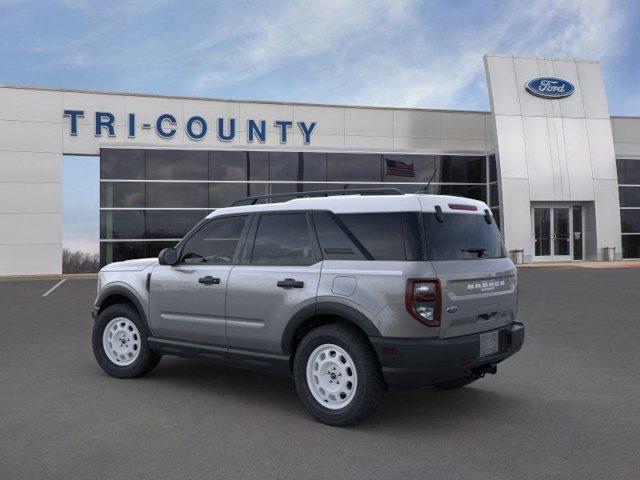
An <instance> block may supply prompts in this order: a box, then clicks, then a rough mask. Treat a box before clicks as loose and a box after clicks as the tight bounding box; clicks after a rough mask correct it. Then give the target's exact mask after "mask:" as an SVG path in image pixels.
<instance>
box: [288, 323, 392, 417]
mask: <svg viewBox="0 0 640 480" xmlns="http://www.w3.org/2000/svg"><path fill="white" fill-rule="evenodd" d="M293 374H294V380H295V384H296V390H297V391H298V395H299V396H300V398H301V400H302V403H303V404H304V406H305V407H306V408H307V410H308V411H309V412H310V413H311V415H313V416H314V417H315V418H317V419H318V420H320V421H321V422H323V423H326V424H328V425H334V426H347V425H351V424H354V423H357V422H359V421H361V420H364V419H365V418H367V417H368V416H369V415H371V414H372V413H373V412H374V411H375V410H376V409H377V408H378V407H379V406H380V404H381V403H382V401H383V400H384V397H385V395H386V391H387V385H386V384H385V382H384V379H383V378H382V373H381V371H380V365H379V364H378V360H377V357H376V354H375V352H374V351H373V348H372V347H371V345H370V344H369V342H368V340H367V338H366V337H365V336H364V334H363V333H362V332H360V331H359V330H358V329H356V328H355V327H351V326H348V325H339V324H333V325H324V326H321V327H318V328H316V329H314V330H312V331H310V332H309V333H308V334H307V335H306V336H305V337H304V338H303V339H302V341H301V342H300V345H299V346H298V349H297V350H296V355H295V358H294V364H293Z"/></svg>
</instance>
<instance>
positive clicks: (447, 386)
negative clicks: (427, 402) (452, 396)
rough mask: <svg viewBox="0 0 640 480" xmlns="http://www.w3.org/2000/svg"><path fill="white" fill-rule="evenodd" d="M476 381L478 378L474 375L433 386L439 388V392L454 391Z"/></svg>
mask: <svg viewBox="0 0 640 480" xmlns="http://www.w3.org/2000/svg"><path fill="white" fill-rule="evenodd" d="M476 380H478V377H476V376H474V375H469V376H468V377H462V378H456V379H454V380H448V381H446V382H441V383H436V384H434V385H433V386H434V387H435V388H439V389H440V390H456V389H458V388H462V387H465V386H467V385H469V384H470V383H473V382H475V381H476Z"/></svg>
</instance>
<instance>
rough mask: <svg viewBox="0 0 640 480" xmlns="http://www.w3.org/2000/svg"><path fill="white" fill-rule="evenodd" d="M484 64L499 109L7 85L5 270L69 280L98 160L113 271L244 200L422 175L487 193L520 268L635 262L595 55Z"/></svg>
mask: <svg viewBox="0 0 640 480" xmlns="http://www.w3.org/2000/svg"><path fill="white" fill-rule="evenodd" d="M484 62H485V70H486V78H487V85H488V91H489V96H490V105H491V111H451V110H430V109H406V108H378V107H375V108H374V107H360V106H358V107H356V106H338V105H317V104H301V103H281V102H256V101H243V100H218V99H202V98H185V97H167V96H152V95H140V94H122V93H101V92H86V91H76V90H53V89H41V88H31V87H28V88H26V87H25V88H23V87H12V86H2V87H0V275H30V274H56V273H61V269H62V224H63V219H62V215H63V214H62V200H61V199H62V190H63V188H64V185H63V182H62V162H63V155H90V156H98V155H99V156H100V206H99V208H100V212H99V215H100V239H99V241H100V257H101V263H102V264H105V263H109V262H112V261H117V260H122V259H126V258H136V257H145V256H154V255H156V254H157V253H158V252H159V250H160V249H162V248H164V247H166V246H169V245H173V244H175V243H176V242H177V241H178V240H179V239H180V238H181V237H182V235H183V234H184V233H185V232H186V231H187V230H188V229H189V228H190V227H191V226H193V225H194V224H195V223H196V222H198V221H199V220H200V219H202V218H203V217H204V216H205V215H206V214H207V213H208V212H210V211H211V210H213V209H216V208H220V207H225V206H228V205H230V203H231V202H232V201H233V200H235V199H237V198H239V197H244V196H248V195H264V194H286V193H290V192H304V191H310V190H321V189H354V188H374V187H394V188H397V189H399V190H401V191H403V192H408V193H412V192H416V191H419V190H421V191H424V189H425V187H426V186H427V184H428V183H429V180H432V181H431V183H430V185H429V187H428V189H427V192H428V193H434V194H451V195H461V196H466V197H471V198H476V199H480V200H482V201H485V202H486V203H487V204H488V205H489V207H490V208H491V210H492V212H493V214H494V217H495V218H496V220H497V222H498V224H499V226H500V228H501V231H502V234H503V236H504V240H505V245H506V248H507V250H508V251H509V252H510V253H511V254H515V253H516V252H520V254H521V255H522V258H523V261H524V262H536V261H567V260H575V261H580V260H603V259H605V258H606V257H607V253H610V251H611V248H613V249H615V257H616V258H639V257H640V117H611V116H610V115H609V109H608V106H607V97H606V92H605V85H604V81H603V77H602V73H601V70H600V66H599V63H598V62H597V61H590V60H574V59H550V58H536V57H528V56H515V55H486V56H485V58H484ZM96 214H97V212H96Z"/></svg>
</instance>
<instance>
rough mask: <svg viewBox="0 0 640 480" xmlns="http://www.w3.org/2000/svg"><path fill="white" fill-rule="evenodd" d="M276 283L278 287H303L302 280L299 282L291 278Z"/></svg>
mask: <svg viewBox="0 0 640 480" xmlns="http://www.w3.org/2000/svg"><path fill="white" fill-rule="evenodd" d="M277 285H278V286H279V287H280V288H303V287H304V282H299V281H298V280H295V279H293V278H285V279H284V280H280V281H279V282H278V283H277Z"/></svg>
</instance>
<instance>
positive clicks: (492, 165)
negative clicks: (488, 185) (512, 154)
mask: <svg viewBox="0 0 640 480" xmlns="http://www.w3.org/2000/svg"><path fill="white" fill-rule="evenodd" d="M489 181H490V182H497V181H498V165H497V163H496V156H495V154H492V155H489Z"/></svg>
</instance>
